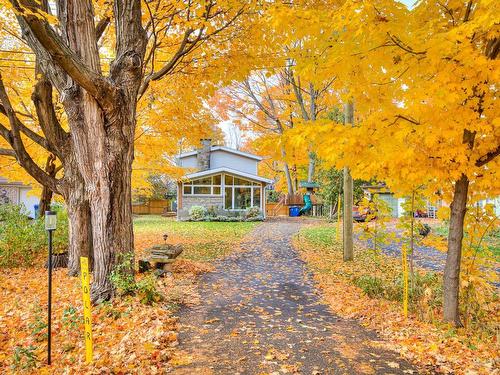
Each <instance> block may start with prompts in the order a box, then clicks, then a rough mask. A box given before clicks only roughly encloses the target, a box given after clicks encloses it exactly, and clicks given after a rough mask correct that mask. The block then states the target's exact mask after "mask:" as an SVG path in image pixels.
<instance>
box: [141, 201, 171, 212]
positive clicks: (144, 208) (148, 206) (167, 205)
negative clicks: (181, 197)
mask: <svg viewBox="0 0 500 375" xmlns="http://www.w3.org/2000/svg"><path fill="white" fill-rule="evenodd" d="M172 203H173V201H172V200H170V199H153V200H150V201H147V202H145V203H139V204H132V213H134V214H136V215H166V214H167V213H169V212H172Z"/></svg>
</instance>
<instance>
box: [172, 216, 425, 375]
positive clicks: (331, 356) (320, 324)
mask: <svg viewBox="0 0 500 375" xmlns="http://www.w3.org/2000/svg"><path fill="white" fill-rule="evenodd" d="M300 225H302V224H301V223H300V222H299V221H289V220H284V221H271V222H266V223H263V224H262V225H260V226H258V227H257V228H256V229H255V230H254V231H253V232H252V234H251V235H250V236H249V237H248V238H247V239H246V240H245V243H244V244H243V248H244V251H242V252H238V253H236V254H235V255H233V256H231V257H229V258H226V259H224V260H222V261H220V262H219V263H218V264H217V269H216V271H215V272H212V273H209V274H206V275H204V276H203V277H202V278H201V280H200V292H201V296H202V301H203V303H202V304H201V305H199V306H197V307H195V308H184V309H183V310H181V311H180V316H181V334H180V337H179V341H180V350H181V351H183V352H184V355H185V357H186V358H190V364H188V365H184V366H179V367H176V368H175V370H174V373H179V374H231V375H236V374H285V373H288V374H294V373H295V374H318V375H319V374H363V373H366V374H374V373H377V374H402V373H407V374H408V373H416V372H417V371H416V370H415V368H414V367H413V366H412V365H410V364H409V363H407V362H406V361H404V360H402V359H401V358H400V357H399V356H398V354H396V353H394V352H392V351H389V350H386V349H383V348H382V345H381V342H380V341H379V339H378V338H377V336H376V335H375V334H374V333H373V332H371V331H368V330H366V329H365V328H363V327H361V326H360V325H359V324H358V323H357V322H356V321H352V320H346V319H342V318H340V317H338V316H335V315H334V314H333V313H332V312H331V311H330V310H329V308H328V307H327V306H326V305H325V304H323V303H322V302H321V300H320V296H319V292H318V290H317V289H316V288H315V286H314V285H313V283H312V281H311V278H310V276H309V275H308V274H307V271H306V269H305V265H304V263H303V262H302V261H301V260H300V259H299V257H298V254H297V253H296V252H295V250H294V249H293V248H292V246H291V238H292V236H293V235H294V233H296V232H297V230H298V229H299V228H300Z"/></svg>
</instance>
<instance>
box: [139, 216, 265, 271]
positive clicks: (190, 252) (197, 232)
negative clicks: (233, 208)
mask: <svg viewBox="0 0 500 375" xmlns="http://www.w3.org/2000/svg"><path fill="white" fill-rule="evenodd" d="M258 224H259V223H257V222H185V221H176V220H175V219H172V218H165V217H162V216H156V215H148V216H138V217H136V218H134V231H135V235H136V248H137V249H138V250H139V251H140V250H143V249H145V248H147V247H150V246H152V245H153V244H156V243H162V242H163V238H162V236H163V234H165V233H166V234H168V235H169V238H168V240H167V242H169V243H180V244H182V245H183V246H184V252H183V253H182V255H181V256H180V257H181V258H184V259H189V260H194V261H210V260H213V259H216V258H219V257H223V256H226V255H228V254H229V253H230V252H231V251H232V250H234V249H235V248H237V247H238V244H239V242H240V241H241V240H242V238H243V237H244V236H245V235H246V234H248V233H249V232H250V231H251V230H252V229H253V228H255V226H257V225H258Z"/></svg>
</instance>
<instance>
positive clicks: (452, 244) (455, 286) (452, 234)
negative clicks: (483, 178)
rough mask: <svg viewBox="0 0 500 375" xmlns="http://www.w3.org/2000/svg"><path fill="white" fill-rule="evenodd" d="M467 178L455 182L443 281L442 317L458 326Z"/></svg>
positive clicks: (467, 188)
mask: <svg viewBox="0 0 500 375" xmlns="http://www.w3.org/2000/svg"><path fill="white" fill-rule="evenodd" d="M468 190H469V179H468V178H467V176H465V175H462V176H461V177H460V179H459V180H457V181H456V182H455V189H454V194H453V201H452V202H451V213H450V225H449V234H448V253H447V255H446V266H445V268H444V281H443V294H444V295H443V318H444V320H445V321H446V322H450V323H453V324H455V325H456V326H460V325H461V323H460V316H459V310H458V307H459V291H460V260H461V257H462V239H463V236H464V219H465V213H466V210H467V193H468Z"/></svg>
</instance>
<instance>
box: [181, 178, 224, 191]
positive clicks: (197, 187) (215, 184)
mask: <svg viewBox="0 0 500 375" xmlns="http://www.w3.org/2000/svg"><path fill="white" fill-rule="evenodd" d="M182 192H183V193H184V195H220V194H221V175H216V176H211V177H203V178H199V179H197V180H192V181H188V182H184V183H183V185H182Z"/></svg>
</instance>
